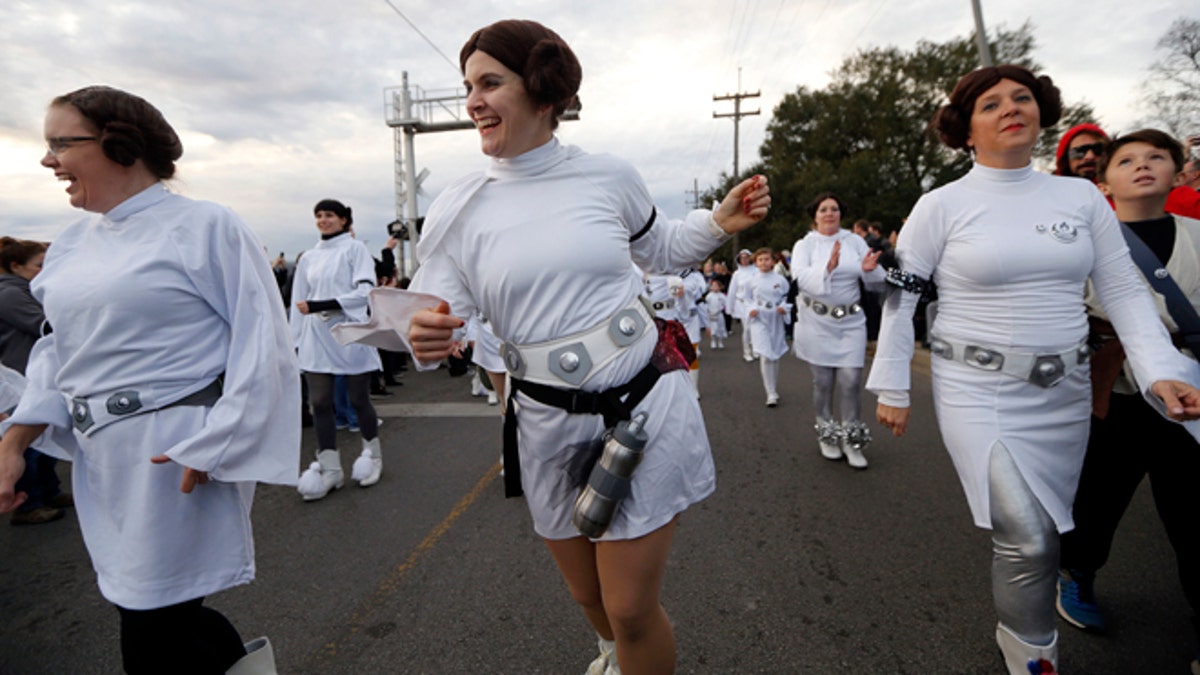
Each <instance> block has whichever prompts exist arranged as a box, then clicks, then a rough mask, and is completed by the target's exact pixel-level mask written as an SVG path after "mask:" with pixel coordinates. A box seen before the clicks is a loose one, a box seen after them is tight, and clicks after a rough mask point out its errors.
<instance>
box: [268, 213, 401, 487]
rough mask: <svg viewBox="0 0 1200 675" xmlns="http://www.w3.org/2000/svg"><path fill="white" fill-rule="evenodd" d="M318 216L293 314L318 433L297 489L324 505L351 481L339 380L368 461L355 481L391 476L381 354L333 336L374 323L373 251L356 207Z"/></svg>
mask: <svg viewBox="0 0 1200 675" xmlns="http://www.w3.org/2000/svg"><path fill="white" fill-rule="evenodd" d="M313 215H314V216H315V218H316V222H317V230H318V231H320V233H321V240H320V241H318V242H317V245H316V246H315V247H314V248H312V249H311V250H309V251H306V252H305V254H304V257H303V258H301V259H300V263H299V264H298V265H296V276H295V280H294V281H293V285H292V302H293V304H292V316H291V325H292V336H293V338H294V339H295V341H296V349H297V351H298V354H299V356H300V370H301V371H302V372H303V373H304V379H305V381H306V382H307V383H308V399H309V402H310V403H311V404H312V409H313V426H314V427H315V430H316V433H317V453H316V461H314V462H313V463H312V464H310V465H309V467H308V469H306V470H305V471H304V474H303V475H301V476H300V484H299V485H298V486H297V488H296V489H297V490H299V492H300V495H301V496H302V497H304V500H305V501H312V500H317V499H321V498H323V497H325V495H327V494H329V492H330V491H331V490H336V489H337V488H340V487H342V484H343V482H344V474H343V472H342V458H341V453H340V452H339V451H338V449H337V428H336V424H335V420H334V408H333V389H334V377H335V376H337V375H342V376H344V377H345V378H346V388H347V392H348V394H349V397H350V405H351V407H353V408H354V412H355V413H356V414H357V415H358V426H359V429H360V430H361V433H362V447H363V450H362V455H360V456H359V457H358V458H357V459H355V460H354V465H353V466H352V467H351V478H353V479H354V480H355V481H357V482H358V484H359V486H360V487H370V486H371V485H374V484H375V483H378V482H379V478H380V476H381V475H382V473H383V453H382V452H381V451H380V448H379V418H378V417H376V416H375V406H373V405H371V397H370V388H371V373H374V372H375V371H377V370H379V369H380V368H381V365H380V361H379V352H378V351H377V350H375V349H372V348H371V347H367V346H366V345H360V344H350V345H343V344H340V343H339V342H338V341H337V340H334V339H333V334H332V333H331V332H330V329H332V328H333V327H334V326H336V325H337V324H339V323H342V322H345V321H363V320H365V319H366V318H367V293H369V292H370V290H371V289H372V288H374V287H375V261H374V259H372V258H371V253H370V251H368V250H367V247H366V246H364V245H363V243H362V242H360V241H358V240H356V239H355V238H354V233H353V231H352V230H351V226H352V225H354V214H353V213H352V212H351V210H350V207H348V206H346V205H345V204H343V203H341V202H339V201H337V200H336V199H322V200H321V201H319V202H317V205H316V206H314V207H313Z"/></svg>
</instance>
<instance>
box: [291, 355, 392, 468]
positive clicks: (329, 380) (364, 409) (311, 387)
mask: <svg viewBox="0 0 1200 675" xmlns="http://www.w3.org/2000/svg"><path fill="white" fill-rule="evenodd" d="M333 378H334V376H333V375H330V374H329V373H307V372H306V373H304V379H305V380H307V381H308V400H309V402H310V403H312V409H313V426H314V427H315V428H316V430H317V446H318V449H319V450H333V449H335V448H337V427H336V426H335V424H336V423H335V422H334V419H333ZM345 378H346V391H347V393H348V394H349V395H350V406H351V407H352V408H354V412H355V413H356V414H357V415H358V428H359V429H362V437H363V439H364V440H368V441H369V440H371V439H372V438H375V437H376V436H378V435H379V418H378V417H376V416H375V406H373V405H371V374H370V373H361V374H359V375H346V376H345Z"/></svg>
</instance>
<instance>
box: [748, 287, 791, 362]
mask: <svg viewBox="0 0 1200 675" xmlns="http://www.w3.org/2000/svg"><path fill="white" fill-rule="evenodd" d="M742 283H744V284H745V288H747V289H748V290H749V291H750V301H749V303H747V304H746V326H747V329H748V330H749V331H750V341H751V343H753V345H754V355H755V356H765V357H767V358H768V359H770V360H772V361H775V360H778V359H779V357H781V356H783V355H784V354H786V353H787V350H788V347H787V332H786V330H785V328H784V327H785V326H786V325H787V324H789V323H791V321H792V311H791V309H792V307H791V305H789V304H788V302H787V294H788V287H789V285H788V280H787V279H784V278H783V277H781V276H779V275H778V274H775V273H774V272H761V271H758V270H755V273H754V276H752V277H748V278H746V279H744V280H743V282H742ZM781 307H782V308H783V309H784V313H782V314H780V313H779V308H781ZM751 312H755V315H754V316H750V313H751Z"/></svg>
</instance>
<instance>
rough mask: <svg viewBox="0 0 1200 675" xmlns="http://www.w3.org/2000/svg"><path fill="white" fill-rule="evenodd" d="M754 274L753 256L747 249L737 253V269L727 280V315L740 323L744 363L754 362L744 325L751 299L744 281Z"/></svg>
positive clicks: (752, 349)
mask: <svg viewBox="0 0 1200 675" xmlns="http://www.w3.org/2000/svg"><path fill="white" fill-rule="evenodd" d="M756 273H757V270H756V269H755V267H754V256H753V255H752V254H751V253H750V251H749V249H742V250H741V251H738V256H737V269H736V270H734V272H733V276H731V277H730V278H729V314H730V315H731V316H732V317H733V318H735V319H737V320H738V321H741V322H742V360H743V361H745V362H746V363H750V362H752V361H754V346H753V344H752V342H751V340H752V339H753V336H752V335H750V328H749V326H747V325H746V312H747V310H748V305H749V303H750V300H751V298H750V295H749V293H748V292H747V285H746V283H745V280H746V279H748V278H749V277H752V276H754V275H755V274H756Z"/></svg>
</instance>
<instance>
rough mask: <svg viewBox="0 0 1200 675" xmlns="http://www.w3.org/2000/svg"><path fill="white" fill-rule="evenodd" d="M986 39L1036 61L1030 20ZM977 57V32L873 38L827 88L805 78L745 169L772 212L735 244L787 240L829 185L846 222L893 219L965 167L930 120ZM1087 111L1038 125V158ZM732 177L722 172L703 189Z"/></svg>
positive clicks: (1047, 158) (966, 160) (1002, 51)
mask: <svg viewBox="0 0 1200 675" xmlns="http://www.w3.org/2000/svg"><path fill="white" fill-rule="evenodd" d="M991 48H992V53H993V54H994V55H995V58H996V62H997V63H1015V64H1019V65H1022V66H1025V67H1027V68H1030V69H1031V70H1033V71H1034V72H1038V71H1039V67H1038V65H1037V63H1035V62H1034V61H1033V59H1032V57H1031V54H1032V52H1033V49H1034V39H1033V33H1032V27H1031V26H1030V24H1028V23H1026V24H1024V25H1022V26H1021V27H1020V28H1018V29H1016V30H1005V29H1001V30H999V31H997V32H996V33H995V40H994V41H993V42H992V43H991ZM977 60H978V55H977V51H976V46H975V41H974V37H973V36H966V37H962V38H957V39H954V40H950V41H948V42H943V43H934V42H927V41H922V42H920V43H918V44H917V46H916V48H915V49H914V50H913V51H911V52H906V51H903V50H900V49H898V48H896V47H877V48H873V49H869V50H862V51H859V52H857V53H855V54H854V55H852V56H850V57H848V58H847V59H846V60H845V61H844V62H843V63H842V65H841V66H840V67H838V68H837V69H836V70H835V71H834V72H833V77H832V81H831V82H830V83H829V85H828V86H826V87H825V88H824V89H811V88H808V87H804V86H801V87H798V88H797V89H796V90H795V91H794V92H792V93H790V94H787V95H786V96H785V97H784V98H783V100H782V101H780V103H779V105H778V106H777V107H776V108H775V110H774V111H773V115H772V118H771V120H770V121H769V122H768V124H767V134H766V139H765V140H764V142H763V144H762V146H761V148H760V150H759V156H760V157H761V162H760V163H759V164H757V165H755V166H753V167H750V168H749V169H748V170H747V172H746V174H745V175H751V174H753V173H763V174H765V175H767V176H768V178H769V180H770V184H771V198H772V207H771V215H770V216H769V217H768V219H767V220H766V221H765V222H764V223H763V224H761V225H759V226H757V227H754V228H752V229H751V230H750V231H749V232H747V233H744V234H743V235H742V237H741V245H742V246H743V247H744V248H754V247H756V246H771V247H772V248H776V249H781V248H790V247H791V246H792V244H793V243H794V242H795V241H796V240H797V239H798V238H799V237H800V236H802V235H803V234H804V233H806V232H807V231H808V228H809V223H810V222H811V219H810V218H809V217H808V215H807V213H806V212H805V207H806V206H807V205H808V203H809V202H810V201H811V200H812V199H813V197H815V196H816V195H817V194H818V193H820V192H822V191H825V190H832V191H833V192H835V193H837V194H838V196H839V197H841V198H842V200H843V201H845V202H846V204H847V207H848V213H846V214H843V215H844V217H845V220H844V224H845V225H847V226H849V224H850V223H851V222H853V221H854V220H856V219H859V218H864V219H867V220H878V221H881V222H887V223H891V224H896V225H898V224H899V223H900V222H901V221H902V219H903V218H904V217H905V216H907V215H908V212H909V211H910V210H911V208H912V205H913V203H914V202H916V200H917V198H918V197H920V196H921V194H922V193H924V192H926V191H928V190H930V189H932V188H934V187H937V186H939V185H943V184H945V183H948V182H950V181H952V180H955V179H957V178H959V177H961V176H962V175H963V174H965V173H966V172H967V171H968V170H969V169H970V166H971V159H970V156H969V155H967V154H966V153H963V152H958V151H951V150H948V149H947V148H945V147H944V146H942V145H941V144H940V143H939V142H938V141H937V138H936V136H935V135H934V134H933V133H932V131H931V130H930V129H929V120H930V119H931V118H932V117H933V114H934V112H936V110H937V109H938V107H939V106H941V105H942V104H943V103H945V101H946V100H947V99H948V97H949V93H950V91H951V90H952V89H953V88H954V85H955V83H956V82H957V81H958V79H959V78H960V77H961V76H962V75H963V74H964V73H967V72H969V71H970V70H972V69H974V68H975V67H977ZM1083 120H1087V121H1096V120H1095V115H1094V113H1093V111H1092V109H1091V108H1090V107H1089V106H1088V105H1086V104H1080V105H1076V106H1069V107H1068V109H1067V111H1066V114H1065V115H1064V119H1063V121H1062V122H1060V123H1059V124H1058V125H1055V126H1054V127H1052V128H1048V129H1044V130H1043V132H1042V137H1041V139H1040V140H1039V143H1038V146H1037V148H1035V156H1036V157H1037V158H1038V161H1039V162H1040V163H1041V164H1043V165H1047V166H1048V165H1049V164H1051V163H1052V161H1053V156H1054V150H1055V145H1056V143H1057V140H1058V137H1059V135H1060V134H1061V133H1062V131H1063V130H1064V129H1066V128H1067V127H1068V126H1069V125H1071V124H1074V123H1076V122H1077V121H1083ZM742 177H743V178H744V177H745V176H742ZM733 183H734V177H731V176H727V175H723V176H721V182H720V184H719V185H718V186H714V188H713V189H712V190H710V193H709V194H710V197H709V198H710V199H711V195H715V194H720V193H721V191H722V190H725V189H728V187H729V186H731V185H732V184H733ZM720 254H721V257H722V258H731V257H732V251H725V250H722V251H721V252H720Z"/></svg>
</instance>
